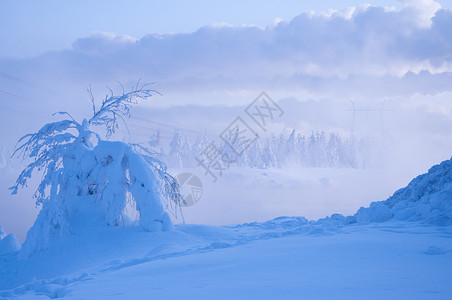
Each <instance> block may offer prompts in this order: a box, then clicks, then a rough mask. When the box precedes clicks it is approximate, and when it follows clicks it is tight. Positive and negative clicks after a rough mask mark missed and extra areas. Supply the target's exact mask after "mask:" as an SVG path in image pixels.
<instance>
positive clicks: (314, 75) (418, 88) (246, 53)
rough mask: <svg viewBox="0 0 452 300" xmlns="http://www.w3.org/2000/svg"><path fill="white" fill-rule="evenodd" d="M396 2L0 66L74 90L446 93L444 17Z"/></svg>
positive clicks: (92, 41) (450, 67)
mask: <svg viewBox="0 0 452 300" xmlns="http://www.w3.org/2000/svg"><path fill="white" fill-rule="evenodd" d="M400 2H401V3H402V9H400V10H395V9H387V8H382V7H375V6H369V5H365V6H360V7H352V8H348V9H346V10H343V11H329V12H328V13H327V14H314V13H303V14H300V15H299V16H297V17H295V18H293V19H292V20H290V21H282V20H280V19H278V20H275V21H273V22H271V23H270V24H269V25H268V26H267V27H265V28H259V27H256V26H232V25H229V24H224V23H218V24H214V25H211V26H205V27H202V28H200V29H199V30H197V31H195V32H192V33H176V34H148V35H146V36H144V37H142V38H141V39H136V38H133V37H130V36H124V35H116V34H113V33H102V32H95V33H94V34H92V35H91V36H89V37H85V38H81V39H78V40H76V41H75V42H74V43H73V47H72V49H69V50H65V51H59V52H52V53H47V54H45V55H42V56H38V57H35V58H29V59H18V60H2V61H0V68H1V69H2V70H6V71H9V72H10V73H12V74H15V75H17V76H21V75H23V76H29V77H27V79H30V80H33V79H34V78H36V77H38V78H39V80H47V82H52V80H55V79H57V80H58V81H66V82H67V83H68V84H75V83H77V84H79V85H81V86H87V85H88V84H90V83H93V84H95V83H101V84H103V83H111V82H117V81H122V82H124V81H125V82H127V81H128V80H131V79H132V80H136V79H137V78H143V79H144V80H146V81H155V80H157V81H159V82H161V83H163V85H164V87H165V88H167V89H168V90H171V91H180V90H187V89H195V90H200V89H204V90H215V89H223V90H224V89H225V88H227V89H228V90H233V89H249V88H258V87H260V88H258V89H263V88H272V87H275V88H283V89H290V88H293V89H303V90H306V91H309V92H313V93H320V94H321V95H325V93H327V94H328V93H335V92H337V91H340V92H343V93H344V95H347V96H349V95H351V94H357V95H366V94H365V92H366V90H365V89H363V88H361V87H360V86H363V85H364V86H368V87H370V90H371V92H370V93H371V94H375V92H377V93H376V94H378V95H381V94H388V93H391V92H392V91H394V92H395V93H398V94H399V93H401V92H403V93H406V94H407V95H410V94H415V93H427V94H429V93H432V92H441V91H442V90H443V89H444V90H449V89H450V87H449V85H448V84H447V80H448V78H449V77H450V74H451V73H452V33H451V31H450V28H451V27H452V11H451V10H446V9H441V8H440V6H439V4H438V3H436V2H434V1H428V0H413V1H408V0H401V1H400ZM24 70H25V72H24ZM46 78H47V79H46ZM424 79H427V80H426V81H423V80H424ZM436 79H438V80H436ZM420 81H422V84H417V83H418V82H420ZM412 83H415V84H412ZM387 85H388V86H391V90H390V89H384V87H385V86H387ZM376 89H378V90H376Z"/></svg>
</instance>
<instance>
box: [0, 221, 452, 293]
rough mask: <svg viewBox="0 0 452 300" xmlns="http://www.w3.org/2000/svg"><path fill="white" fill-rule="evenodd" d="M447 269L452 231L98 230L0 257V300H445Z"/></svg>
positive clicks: (388, 227) (298, 225)
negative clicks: (19, 256)
mask: <svg viewBox="0 0 452 300" xmlns="http://www.w3.org/2000/svg"><path fill="white" fill-rule="evenodd" d="M451 264H452V228H451V227H450V226H447V227H438V226H430V225H421V224H419V223H412V222H386V223H379V224H371V225H348V226H335V225H333V224H329V223H325V224H309V223H307V222H306V220H304V219H303V218H278V219H276V220H272V221H268V222H265V223H250V224H244V225H238V226H227V227H214V226H201V225H178V227H177V230H176V231H175V232H159V233H147V232H143V231H141V229H139V228H108V229H107V228H106V229H105V230H104V231H103V232H99V233H97V234H93V233H90V232H87V231H86V232H79V233H78V235H74V236H73V237H71V238H70V240H69V241H68V240H66V241H65V242H64V243H62V244H59V245H55V246H53V247H52V248H50V249H48V250H46V251H44V252H41V253H36V254H34V255H33V256H32V257H30V258H29V259H28V260H26V261H23V262H20V263H18V262H17V261H14V260H13V259H12V258H11V257H9V258H8V257H2V261H1V266H2V270H1V275H0V278H1V280H0V290H1V292H0V298H1V297H3V298H5V299H8V298H17V299H49V298H58V297H64V298H65V299H189V298H190V299H231V298H232V299H234V298H235V299H281V298H284V299H333V298H337V299H381V298H383V297H384V298H386V299H450V296H451V295H452V286H451V285H450V282H452V269H451V268H450V265H451ZM17 284H20V285H19V286H17Z"/></svg>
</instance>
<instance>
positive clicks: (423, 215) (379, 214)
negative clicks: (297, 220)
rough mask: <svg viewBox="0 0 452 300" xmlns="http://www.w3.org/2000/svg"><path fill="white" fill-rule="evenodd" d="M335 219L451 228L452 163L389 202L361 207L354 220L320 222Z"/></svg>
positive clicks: (435, 168)
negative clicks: (412, 223)
mask: <svg viewBox="0 0 452 300" xmlns="http://www.w3.org/2000/svg"><path fill="white" fill-rule="evenodd" d="M333 219H336V220H337V221H340V222H343V223H344V224H351V223H358V224H367V223H370V222H385V221H388V220H396V221H420V222H423V223H426V224H432V225H452V159H451V160H446V161H443V162H442V163H440V164H439V165H435V166H433V167H432V168H430V170H429V171H428V173H426V174H423V175H420V176H417V177H416V178H414V179H413V180H412V181H411V182H410V183H409V184H408V185H407V186H406V187H404V188H402V189H399V190H398V191H396V192H395V193H394V194H393V195H392V196H391V197H389V198H388V199H387V200H385V201H379V202H373V203H371V204H370V206H369V207H366V208H364V207H361V208H360V209H359V210H358V211H357V212H356V214H355V215H353V216H350V217H347V218H345V217H343V216H341V215H339V217H338V215H333V216H331V217H327V218H325V219H321V220H319V221H331V220H333Z"/></svg>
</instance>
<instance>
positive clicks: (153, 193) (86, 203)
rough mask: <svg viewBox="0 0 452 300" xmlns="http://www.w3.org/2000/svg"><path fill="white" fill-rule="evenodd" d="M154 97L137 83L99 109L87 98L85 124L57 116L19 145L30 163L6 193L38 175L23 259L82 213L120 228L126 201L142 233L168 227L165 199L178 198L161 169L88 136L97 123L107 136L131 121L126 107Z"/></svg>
mask: <svg viewBox="0 0 452 300" xmlns="http://www.w3.org/2000/svg"><path fill="white" fill-rule="evenodd" d="M153 92H154V91H153V90H150V89H147V88H146V86H143V87H138V86H136V87H135V88H134V89H133V90H132V91H131V92H129V93H123V94H122V95H120V96H115V95H113V94H111V95H110V96H106V97H105V99H104V100H103V101H102V103H101V106H100V108H99V109H97V108H96V106H95V102H94V100H93V99H92V102H93V116H92V117H91V118H90V119H89V120H87V119H84V120H83V122H81V123H79V122H77V121H76V120H75V119H74V118H72V116H71V115H70V114H68V113H66V112H60V113H58V114H59V115H62V116H65V117H66V118H65V119H63V120H61V121H56V122H53V123H48V124H46V125H44V126H43V127H42V128H41V129H40V130H39V131H38V132H36V133H33V134H27V135H25V136H24V137H22V138H21V139H20V140H19V142H18V147H17V148H16V150H15V154H19V156H22V157H23V158H24V159H25V158H29V159H31V160H32V162H31V163H30V164H29V165H28V166H27V167H25V169H24V170H23V171H22V173H21V174H20V176H19V177H18V179H17V181H16V183H15V185H14V186H13V187H11V190H12V193H13V194H16V193H17V191H18V189H19V188H21V187H24V186H26V184H27V182H28V180H29V179H30V178H31V176H32V174H33V173H35V172H39V171H40V172H42V174H43V177H42V180H41V183H40V184H39V186H38V189H37V190H36V192H35V194H34V198H35V200H36V205H42V210H41V211H40V213H39V215H38V217H37V219H36V222H35V224H34V225H33V227H32V228H31V229H30V230H29V232H28V234H27V238H26V241H25V243H24V245H23V247H22V253H23V254H24V255H25V256H27V255H29V254H30V253H32V252H34V251H37V250H40V249H44V248H46V247H48V246H49V244H50V243H51V242H52V240H54V239H55V238H57V237H60V236H63V235H65V234H67V233H69V232H71V231H73V228H72V227H73V226H80V220H81V218H80V217H77V215H79V214H80V213H82V214H86V215H87V217H85V218H82V220H83V222H85V223H86V224H91V225H93V224H92V222H94V220H98V219H102V220H103V221H102V222H103V223H104V224H107V225H110V226H122V225H125V224H126V223H128V220H127V218H128V216H127V214H126V213H125V210H126V208H127V204H128V203H129V202H130V201H127V200H128V199H130V198H131V199H133V204H134V207H135V208H136V210H137V212H138V215H139V220H137V222H139V224H140V225H141V226H142V227H143V228H144V229H145V230H149V231H159V230H171V229H172V222H171V219H170V216H169V215H168V213H167V211H166V210H167V209H170V210H171V212H173V213H176V208H175V207H174V206H173V202H172V201H170V200H174V199H176V200H177V199H179V197H180V193H179V190H178V185H177V181H176V180H175V179H174V178H173V177H172V176H171V175H170V174H168V173H167V171H166V166H165V164H164V163H163V162H161V161H160V160H159V159H157V158H156V156H155V155H154V154H153V153H152V152H151V151H149V150H148V149H146V148H143V147H141V146H138V145H132V144H126V143H123V142H111V141H105V140H103V139H102V138H101V137H100V135H99V134H97V133H96V132H94V127H96V126H103V127H104V128H105V130H106V131H105V133H106V137H107V138H109V137H111V136H112V135H113V134H114V133H115V130H116V129H117V128H118V127H119V124H118V122H119V121H120V120H124V117H129V116H130V108H131V106H132V105H133V104H136V103H137V101H138V100H140V99H147V98H149V97H150V96H151V94H152V93H153ZM83 222H82V223H83ZM90 222H91V223H90ZM86 224H85V225H86ZM98 225H99V224H98Z"/></svg>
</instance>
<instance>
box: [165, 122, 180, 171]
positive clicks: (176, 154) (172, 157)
mask: <svg viewBox="0 0 452 300" xmlns="http://www.w3.org/2000/svg"><path fill="white" fill-rule="evenodd" d="M182 157H183V151H182V136H181V134H180V132H179V130H178V129H176V130H175V131H174V135H173V139H172V140H171V142H170V144H169V152H168V165H169V166H170V167H173V168H182V167H183V164H182Z"/></svg>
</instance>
